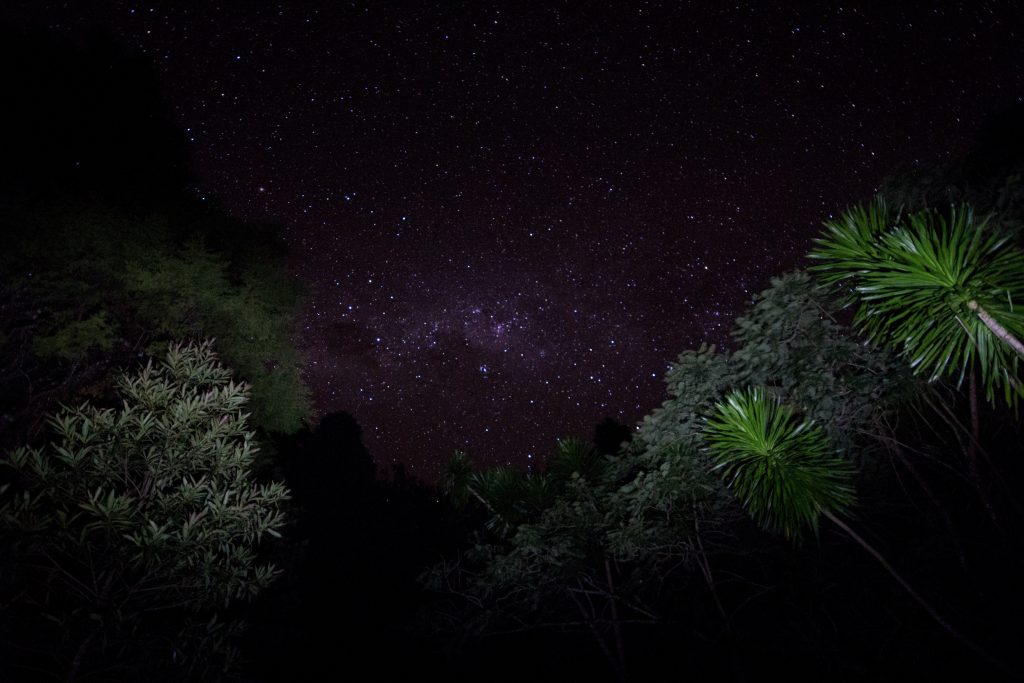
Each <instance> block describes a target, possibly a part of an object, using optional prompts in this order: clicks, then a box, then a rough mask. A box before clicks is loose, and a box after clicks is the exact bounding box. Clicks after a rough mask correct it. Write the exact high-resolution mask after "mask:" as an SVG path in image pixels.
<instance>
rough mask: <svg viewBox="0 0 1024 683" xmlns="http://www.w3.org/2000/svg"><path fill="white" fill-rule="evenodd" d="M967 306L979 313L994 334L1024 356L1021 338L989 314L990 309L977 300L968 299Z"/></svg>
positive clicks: (982, 320)
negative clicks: (987, 309)
mask: <svg viewBox="0 0 1024 683" xmlns="http://www.w3.org/2000/svg"><path fill="white" fill-rule="evenodd" d="M967 308H969V309H971V310H972V311H974V312H975V313H977V314H978V317H979V318H980V319H981V322H983V323H985V326H986V327H987V328H988V329H990V330H992V334H994V335H996V336H997V337H999V338H1000V339H1002V340H1003V341H1004V342H1006V343H1007V344H1008V345H1009V346H1010V348H1012V349H1013V350H1014V351H1016V352H1017V354H1018V355H1020V356H1024V343H1022V342H1021V340H1020V339H1017V338H1016V337H1015V336H1013V334H1012V333H1011V332H1010V331H1009V330H1008V329H1006V328H1005V327H1003V326H1002V325H1000V324H999V323H998V322H997V321H996V319H995V318H993V317H992V316H991V315H989V313H988V311H986V310H985V309H984V308H982V307H981V304H979V303H978V302H977V301H973V300H972V301H968V302H967Z"/></svg>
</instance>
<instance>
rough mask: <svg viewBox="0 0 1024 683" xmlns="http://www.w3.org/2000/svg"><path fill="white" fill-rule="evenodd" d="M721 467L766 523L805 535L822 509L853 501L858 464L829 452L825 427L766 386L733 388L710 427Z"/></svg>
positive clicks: (751, 511)
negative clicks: (804, 417)
mask: <svg viewBox="0 0 1024 683" xmlns="http://www.w3.org/2000/svg"><path fill="white" fill-rule="evenodd" d="M704 435H705V439H706V442H707V444H708V449H709V450H710V452H711V455H712V459H713V461H714V462H715V466H714V467H715V469H717V470H721V472H722V473H723V476H724V478H725V481H726V484H727V485H728V486H729V487H730V488H732V490H733V491H734V492H735V494H736V496H737V497H738V498H739V500H740V502H741V503H742V504H743V506H744V508H745V509H746V510H747V513H748V514H749V515H750V516H751V517H752V518H754V520H755V521H756V522H758V523H759V524H761V525H762V526H764V527H766V528H768V529H770V530H773V531H781V532H782V533H783V534H784V535H785V536H786V537H787V538H789V539H791V540H799V539H800V538H801V537H802V535H803V533H804V532H805V531H806V530H807V529H812V530H814V531H815V532H817V527H818V518H819V516H820V515H821V513H822V512H829V513H831V512H838V511H841V510H843V509H845V508H846V507H847V506H849V505H850V504H851V503H852V502H853V498H854V491H853V487H852V485H851V484H850V480H851V478H852V476H853V467H852V466H851V465H850V464H849V462H847V461H846V460H844V459H843V458H840V457H837V456H835V455H833V454H832V453H831V452H830V447H829V442H828V438H827V437H826V435H825V433H824V431H822V429H821V427H819V426H818V425H817V424H815V423H814V422H812V421H810V420H800V419H798V418H797V416H796V414H795V413H794V411H793V410H792V409H791V408H790V407H789V406H786V405H784V404H782V403H781V402H780V401H779V400H778V399H777V398H775V397H773V396H771V395H770V394H768V392H767V391H765V390H764V389H762V388H748V389H745V390H737V391H733V392H731V393H730V394H729V395H728V396H727V397H726V399H725V401H724V402H722V403H719V404H717V405H716V406H715V410H714V413H713V415H712V416H711V417H710V418H708V420H707V426H706V427H705V432H704Z"/></svg>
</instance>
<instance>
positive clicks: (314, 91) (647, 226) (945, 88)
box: [25, 2, 1024, 478]
mask: <svg viewBox="0 0 1024 683" xmlns="http://www.w3.org/2000/svg"><path fill="white" fill-rule="evenodd" d="M906 4H909V3H906ZM86 5H87V6H86ZM459 5H460V3H448V2H436V3H386V2H369V3H348V2H345V3H340V2H339V3H330V4H329V5H328V4H327V3H322V4H321V3H238V4H235V5H232V4H231V3H203V4H202V5H195V6H192V5H191V4H189V3H149V4H140V3H135V2H108V3H69V4H68V5H67V6H65V5H59V6H55V7H50V8H46V9H45V11H43V10H41V9H33V7H36V6H35V5H31V6H29V7H28V8H27V9H25V12H26V13H27V14H28V15H32V14H33V13H34V15H35V16H34V19H35V21H37V22H39V23H41V24H43V25H45V26H48V27H50V28H52V29H53V30H55V31H70V32H76V31H78V32H80V31H83V30H88V29H90V28H99V29H101V30H103V31H105V32H108V33H112V34H114V35H115V36H116V37H117V38H118V39H119V40H121V41H123V42H124V43H126V44H127V45H129V46H132V47H133V49H137V50H141V51H142V52H144V53H145V54H146V55H147V56H148V57H149V58H151V59H152V60H153V62H154V63H155V64H156V67H157V71H158V73H159V77H160V79H161V84H162V87H163V90H164V95H165V97H166V99H167V101H168V103H169V106H170V107H171V108H172V109H173V111H174V114H175V116H176V117H177V121H178V125H180V127H181V128H182V130H183V131H184V132H185V135H186V137H187V139H188V141H189V145H190V146H191V152H192V160H193V165H194V172H195V175H196V179H197V180H196V184H195V187H194V188H193V189H194V191H195V192H196V193H197V194H198V195H199V196H201V197H206V198H207V199H208V200H209V201H217V202H220V203H221V204H222V205H223V206H225V207H226V208H227V209H228V210H230V211H231V212H233V213H236V214H238V215H241V216H243V217H246V218H252V219H258V220H272V221H275V222H277V223H279V224H280V225H282V226H283V229H284V231H285V235H286V238H287V241H288V242H289V244H290V246H291V267H292V268H293V271H294V274H295V277H297V278H299V279H301V280H302V281H303V282H304V283H306V285H307V286H308V288H309V298H308V303H307V305H306V307H305V308H304V310H303V311H302V316H301V320H300V322H299V325H298V326H297V329H296V339H297V342H298V344H299V346H300V348H301V349H302V351H303V352H304V353H305V356H306V359H307V368H306V371H307V372H306V376H307V379H308V381H309V383H310V386H311V387H312V389H313V392H314V397H315V400H316V405H317V407H318V409H319V410H320V411H321V412H327V411H330V410H347V411H350V412H351V413H353V414H354V415H355V416H356V417H357V419H358V420H359V421H360V423H361V424H362V426H363V428H364V432H365V441H366V443H367V445H368V447H369V449H370V451H371V453H373V455H374V456H375V458H376V459H377V461H378V462H379V463H381V464H384V465H387V464H388V463H392V462H401V463H404V464H405V466H406V467H407V468H408V469H409V470H410V471H412V472H413V473H414V474H417V475H419V476H423V477H425V478H432V477H433V476H435V475H436V472H437V471H438V467H439V465H440V463H441V462H443V461H444V460H445V459H446V458H447V457H448V456H449V455H450V454H451V452H452V451H453V450H454V449H457V448H459V449H467V450H469V451H470V453H471V454H472V455H473V456H474V457H475V458H476V459H477V460H479V461H481V462H484V463H491V464H499V463H500V464H505V463H507V464H511V465H513V466H517V467H520V466H523V465H529V464H531V463H536V462H540V461H542V460H543V457H544V455H545V454H546V453H548V452H549V451H550V450H551V449H552V447H553V446H554V444H555V442H556V439H557V438H559V437H564V436H567V435H573V434H577V435H581V436H589V435H591V434H592V432H593V427H594V425H595V424H596V423H597V422H599V421H600V420H601V419H602V418H604V417H608V416H610V417H613V418H615V419H617V420H620V421H622V422H624V423H626V424H629V425H632V424H634V423H635V422H636V421H637V420H638V419H640V418H642V416H643V415H644V414H645V413H647V412H649V411H650V410H651V409H653V408H654V407H656V406H657V405H658V404H659V403H660V401H661V400H663V398H664V396H663V393H664V386H663V383H662V376H663V374H664V372H665V370H666V367H667V363H668V362H670V361H671V360H672V359H673V358H675V356H676V355H677V354H678V353H679V352H680V351H682V350H683V349H685V348H690V347H693V346H695V345H697V344H699V343H700V342H701V341H702V340H708V341H712V342H717V343H720V344H721V343H727V341H728V330H729V328H730V325H731V320H732V318H733V317H734V316H735V315H736V314H737V313H738V312H739V311H741V310H742V309H743V308H744V307H745V306H746V305H747V304H748V303H749V301H750V297H751V295H752V294H753V293H755V292H757V291H759V290H761V289H763V288H764V287H765V286H767V284H768V281H769V279H770V277H771V276H773V275H775V274H778V273H781V272H783V271H785V270H787V269H790V268H792V267H795V266H796V265H798V264H799V263H800V261H801V258H802V255H803V254H804V253H805V252H806V251H807V249H808V247H809V240H810V238H811V237H812V236H813V235H814V234H815V232H816V231H817V229H818V226H819V225H820V222H821V220H822V219H823V218H825V217H826V216H828V215H830V214H833V213H836V212H838V211H841V210H842V209H843V208H845V207H846V206H848V205H850V204H851V203H853V202H856V201H860V200H862V199H864V198H866V197H868V196H870V195H871V194H872V193H873V191H874V190H875V189H876V188H877V187H878V185H879V183H880V181H881V180H882V178H883V177H884V176H885V175H887V174H889V173H891V172H893V171H894V170H895V169H897V168H898V167H909V168H913V167H915V166H919V165H922V164H925V165H927V164H935V163H941V162H943V161H946V160H949V159H951V158H954V157H956V156H958V155H960V154H962V153H963V152H964V151H965V150H966V149H968V148H969V147H970V144H971V142H972V140H973V138H974V136H975V134H976V132H977V130H978V128H979V126H980V125H981V123H982V122H983V121H984V119H985V117H986V116H987V115H988V114H989V113H990V112H992V111H994V110H996V109H999V108H1001V107H1004V106H1006V105H1007V104H1009V103H1012V102H1015V101H1019V100H1020V98H1021V96H1022V94H1024V76H1022V69H1021V68H1020V67H1021V65H1022V64H1024V59H1022V57H1024V50H1022V47H1021V43H1022V42H1024V35H1022V34H1024V16H1022V14H1021V13H1020V10H1017V9H1014V8H1013V5H1012V4H1010V3H1006V4H1003V5H1000V4H992V3H985V2H978V3H960V4H952V3H927V5H928V6H927V7H920V8H918V9H913V10H911V9H906V8H905V7H903V5H905V3H884V5H889V6H881V5H883V4H882V3H874V4H873V5H875V6H873V7H872V8H871V9H865V8H864V7H865V6H862V5H861V4H859V3H856V4H845V3H844V4H835V3H803V6H801V4H800V3H797V4H793V5H784V4H782V5H780V4H777V3H760V2H758V3H743V4H735V5H734V4H733V3H719V2H713V3H712V2H709V3H700V4H696V5H692V6H691V5H687V4H685V3H678V2H665V3H658V2H633V3H627V2H622V3H597V2H588V3H578V4H575V3H563V2H530V3H507V4H504V3H498V4H487V3H471V4H467V6H459ZM923 5H924V4H923Z"/></svg>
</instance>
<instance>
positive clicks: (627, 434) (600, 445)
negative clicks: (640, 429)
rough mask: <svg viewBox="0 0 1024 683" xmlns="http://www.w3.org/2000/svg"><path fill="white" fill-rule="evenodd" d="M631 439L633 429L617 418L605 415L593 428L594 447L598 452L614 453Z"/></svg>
mask: <svg viewBox="0 0 1024 683" xmlns="http://www.w3.org/2000/svg"><path fill="white" fill-rule="evenodd" d="M632 440H633V430H631V429H630V428H629V427H627V426H626V425H624V424H622V423H621V422H619V421H618V420H616V419H614V418H611V417H606V418H605V419H603V420H601V422H599V423H598V424H597V426H596V427H595V428H594V447H595V448H596V449H597V452H598V453H604V454H606V455H615V454H616V453H618V452H619V449H620V448H622V446H623V444H628V443H629V442H630V441H632Z"/></svg>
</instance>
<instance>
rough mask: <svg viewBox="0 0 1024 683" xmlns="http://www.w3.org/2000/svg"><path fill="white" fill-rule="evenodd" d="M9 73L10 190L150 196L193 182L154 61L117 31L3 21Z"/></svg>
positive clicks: (1, 72)
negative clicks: (64, 30) (63, 33)
mask: <svg viewBox="0 0 1024 683" xmlns="http://www.w3.org/2000/svg"><path fill="white" fill-rule="evenodd" d="M0 80H2V82H3V84H4V90H5V93H6V98H5V99H6V101H7V105H6V106H5V107H4V114H5V119H6V121H7V123H6V124H5V126H4V131H3V143H4V144H3V151H4V153H3V160H2V164H0V186H2V187H3V191H4V193H11V194H19V195H29V196H33V197H37V198H41V197H43V196H46V195H49V194H52V193H54V192H55V191H56V192H58V193H59V194H60V195H61V196H62V197H65V198H66V197H68V196H69V195H79V196H91V197H94V198H104V199H116V200H117V201H118V203H121V204H123V203H126V202H130V203H133V204H144V203H147V202H151V201H153V200H156V199H163V198H167V197H170V196H173V195H175V194H178V193H180V192H181V191H182V190H183V189H184V187H185V185H186V182H187V180H188V177H187V149H188V147H187V141H186V139H185V137H184V135H183V134H182V132H181V131H180V130H179V129H178V127H177V126H176V125H174V124H173V123H172V117H171V114H170V109H169V108H168V107H167V106H166V104H165V103H164V102H163V100H162V97H161V94H160V88H159V85H158V80H157V78H156V74H155V72H154V69H153V67H152V65H151V63H150V62H149V60H147V59H144V58H142V57H141V56H139V55H137V54H133V53H131V52H129V51H128V50H126V49H125V48H124V47H123V46H122V45H121V44H119V43H118V42H116V41H114V40H113V39H112V38H110V37H108V36H106V35H104V34H102V33H98V32H94V33H91V34H89V35H87V36H86V37H84V38H83V39H81V40H80V42H77V43H75V42H71V41H70V40H68V39H62V38H57V37H55V36H54V34H53V33H50V32H44V31H39V30H30V31H19V30H15V29H10V28H6V29H2V30H0Z"/></svg>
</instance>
